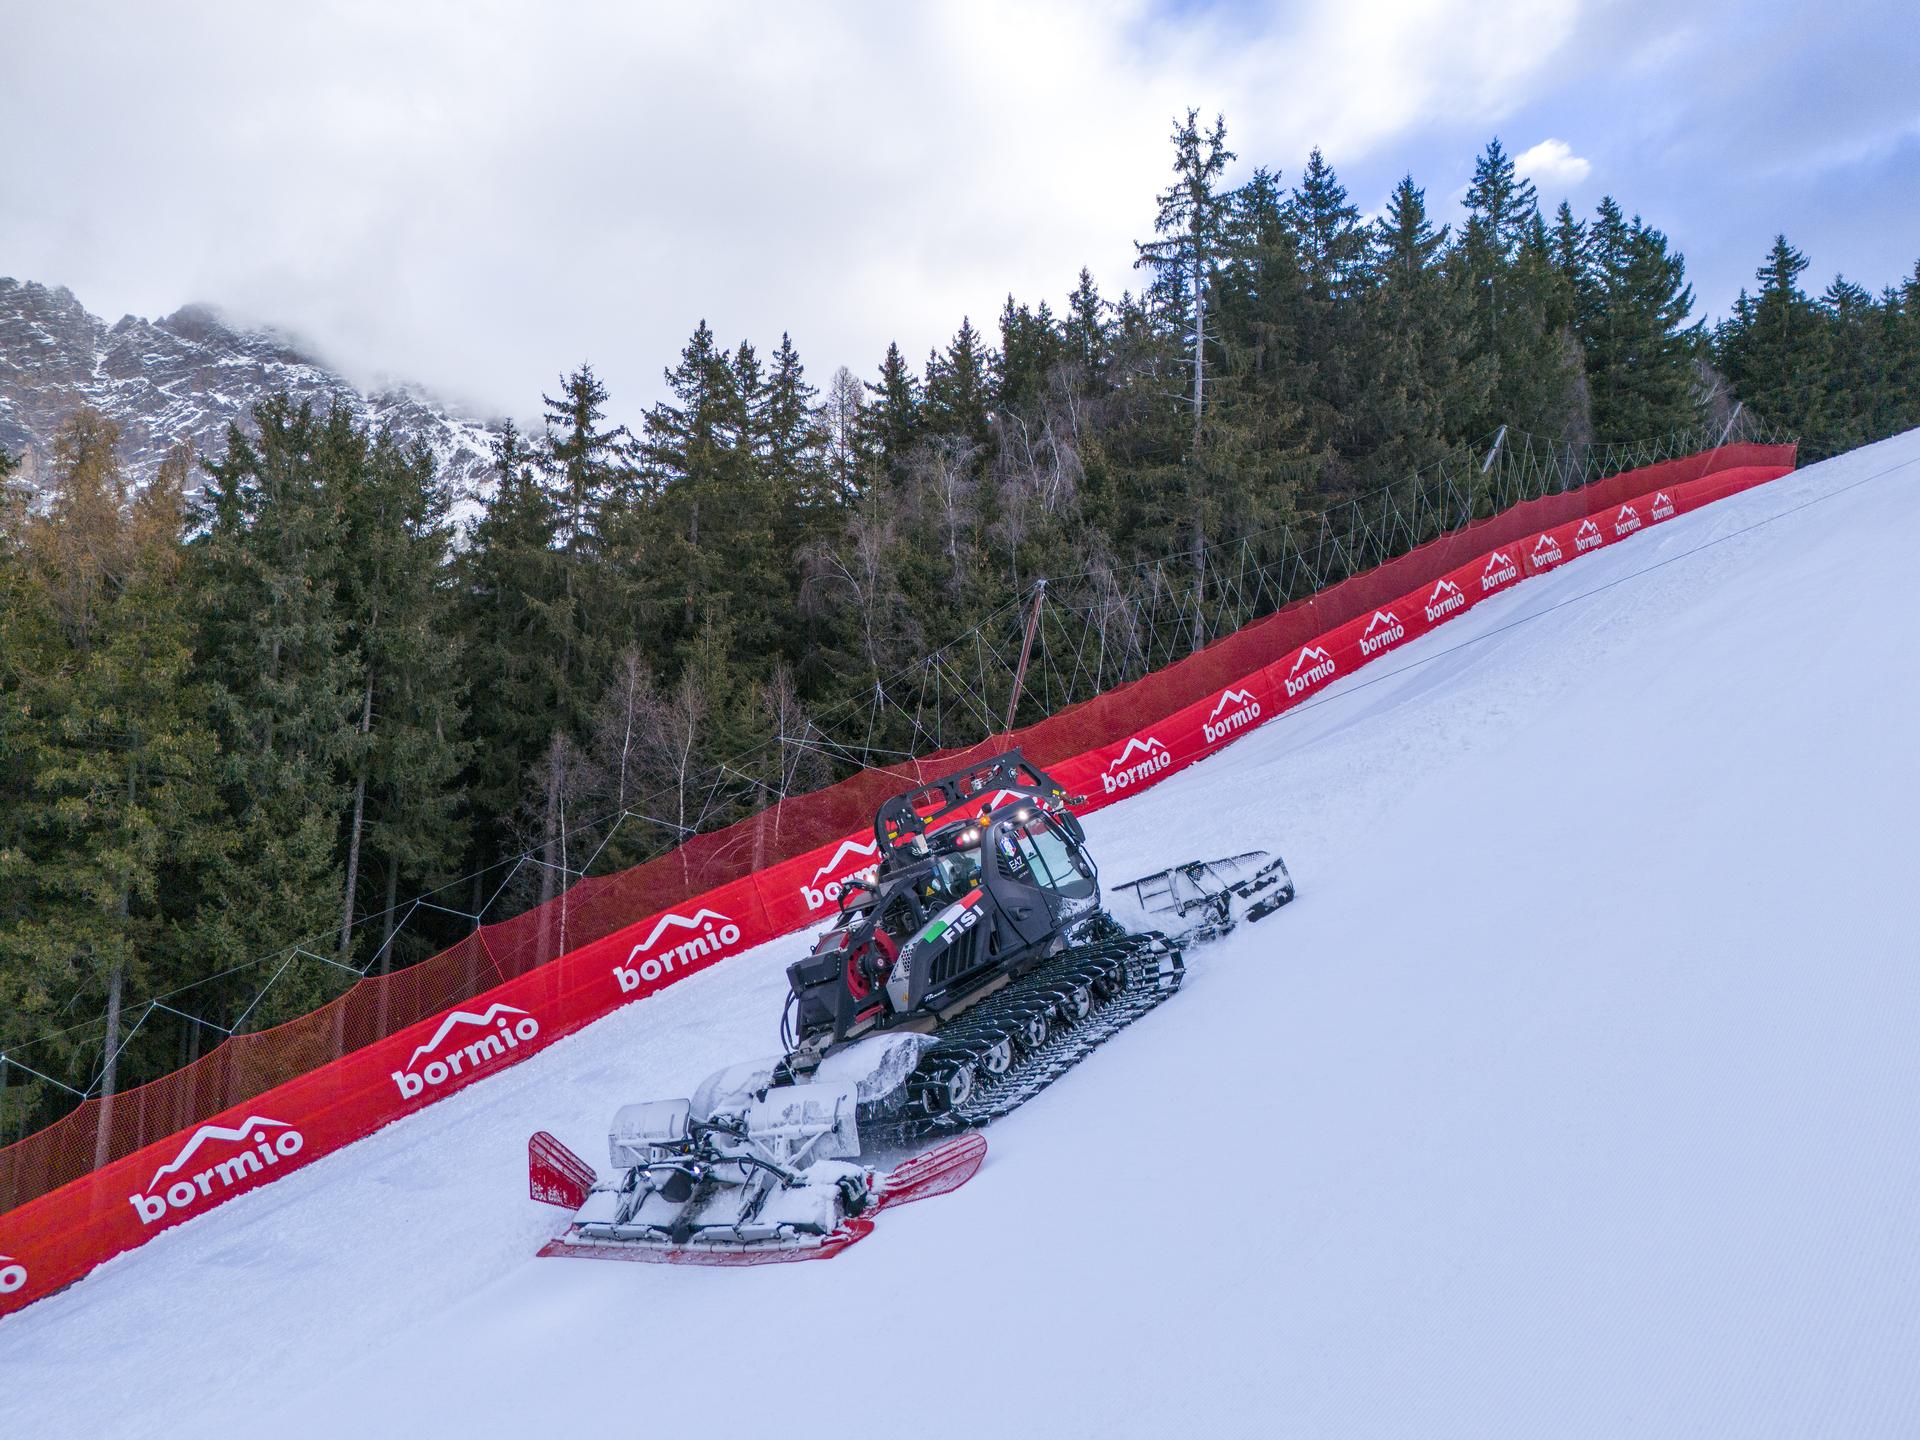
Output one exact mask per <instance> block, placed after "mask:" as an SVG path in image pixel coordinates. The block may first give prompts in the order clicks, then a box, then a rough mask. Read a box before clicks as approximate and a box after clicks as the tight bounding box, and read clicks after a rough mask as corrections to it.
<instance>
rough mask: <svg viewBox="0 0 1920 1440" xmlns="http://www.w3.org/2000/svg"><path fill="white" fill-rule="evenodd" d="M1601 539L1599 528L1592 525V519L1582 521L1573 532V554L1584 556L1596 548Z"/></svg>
mask: <svg viewBox="0 0 1920 1440" xmlns="http://www.w3.org/2000/svg"><path fill="white" fill-rule="evenodd" d="M1603 538H1604V537H1603V536H1602V535H1601V534H1600V527H1599V526H1598V525H1596V524H1594V523H1593V519H1592V517H1591V516H1589V517H1588V518H1587V519H1585V520H1582V521H1581V522H1580V528H1579V529H1578V530H1576V531H1574V532H1573V553H1574V554H1576V555H1580V554H1584V553H1585V552H1586V551H1588V550H1592V549H1594V548H1595V547H1597V546H1598V545H1599V544H1600V543H1601V541H1602V540H1603Z"/></svg>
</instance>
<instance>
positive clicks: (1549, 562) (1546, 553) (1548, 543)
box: [1527, 535, 1567, 570]
mask: <svg viewBox="0 0 1920 1440" xmlns="http://www.w3.org/2000/svg"><path fill="white" fill-rule="evenodd" d="M1527 558H1528V559H1529V560H1531V561H1532V562H1533V568H1534V569H1536V570H1547V569H1551V568H1552V567H1553V566H1555V565H1558V564H1559V563H1560V562H1561V561H1562V560H1564V559H1566V558H1567V557H1566V556H1564V555H1562V554H1561V553H1560V542H1559V541H1557V540H1555V539H1554V538H1553V536H1551V535H1542V536H1541V537H1540V538H1539V539H1538V540H1536V541H1534V542H1533V550H1532V552H1531V553H1530V554H1529V555H1528V557H1527Z"/></svg>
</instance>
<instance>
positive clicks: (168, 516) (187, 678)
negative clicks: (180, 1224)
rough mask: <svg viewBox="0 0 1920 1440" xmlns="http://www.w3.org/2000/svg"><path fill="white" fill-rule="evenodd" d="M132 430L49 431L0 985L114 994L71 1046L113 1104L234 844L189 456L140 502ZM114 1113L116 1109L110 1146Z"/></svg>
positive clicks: (18, 630)
mask: <svg viewBox="0 0 1920 1440" xmlns="http://www.w3.org/2000/svg"><path fill="white" fill-rule="evenodd" d="M118 439H119V432H118V429H117V427H116V426H115V425H114V424H113V422H112V421H110V420H108V419H106V418H105V417H104V416H102V415H100V414H98V413H97V412H95V411H93V410H91V409H88V408H85V407H82V408H81V409H80V410H78V411H76V412H75V413H74V415H73V416H72V418H71V419H70V420H69V421H68V422H67V424H66V425H65V426H63V427H62V429H61V431H60V432H59V433H58V434H57V435H56V436H55V438H54V443H53V447H52V450H53V464H52V467H51V470H52V475H51V484H50V495H49V500H48V505H47V508H46V511H45V513H44V515H43V516H37V517H31V518H29V519H27V520H26V522H25V526H24V531H25V533H24V536H23V552H22V559H23V563H24V567H25V571H26V576H25V578H26V580H27V584H26V585H25V586H24V587H22V589H21V590H20V591H19V592H18V593H17V598H18V599H20V600H23V601H25V602H26V604H27V606H28V607H29V608H28V613H26V614H24V615H16V616H14V617H12V620H11V622H10V623H9V624H8V625H7V630H6V636H5V638H6V640H7V641H8V668H11V669H13V670H14V674H13V675H12V676H11V677H10V679H11V681H12V683H11V684H10V685H9V687H8V688H9V690H10V691H13V692H14V693H16V694H17V697H18V701H19V706H18V710H17V712H16V714H15V716H14V717H13V718H14V721H15V723H14V725H13V726H10V727H9V728H10V730H11V732H12V733H11V734H10V735H8V737H7V739H8V741H9V744H8V751H9V752H10V755H11V759H12V764H10V765H9V766H8V767H7V768H8V769H9V770H11V771H12V777H11V778H12V779H13V781H14V782H15V784H16V785H18V786H19V788H18V790H17V792H16V793H15V794H14V795H13V796H12V797H11V799H10V802H9V805H8V807H7V808H8V810H9V812H10V813H9V820H8V823H7V826H6V828H7V830H8V831H9V832H10V833H9V834H8V835H7V836H6V838H5V841H4V843H0V890H4V891H6V892H7V893H8V894H9V895H10V896H11V897H12V899H11V902H10V903H9V904H8V905H7V906H5V907H4V908H3V909H0V1001H3V1002H4V1008H5V1010H7V1011H8V1012H9V1013H13V1014H19V1015H22V1016H24V1017H28V1018H30V1020H31V1021H33V1022H36V1023H37V1024H42V1025H44V1024H50V1023H51V1022H52V1021H53V1019H54V1016H55V1014H56V1013H58V1012H59V1011H61V1010H64V1011H65V1013H66V1014H69V1015H70V1014H72V1013H73V1010H74V1009H75V1008H77V1005H85V1006H88V1007H91V1006H93V1005H103V1006H104V1010H105V1024H104V1027H103V1033H102V1034H101V1035H100V1036H99V1037H98V1052H97V1053H95V1054H87V1055H83V1056H76V1057H74V1058H75V1059H78V1060H80V1061H81V1062H83V1064H84V1066H85V1070H84V1071H83V1072H82V1073H86V1074H90V1075H91V1076H92V1077H94V1079H95V1081H96V1083H97V1086H98V1093H99V1094H100V1095H101V1096H102V1097H103V1098H104V1099H105V1100H106V1101H107V1102H108V1104H109V1106H110V1105H111V1101H112V1097H113V1095H114V1094H115V1092H116V1091H117V1090H118V1089H119V1088H120V1084H121V1079H122V1076H123V1075H127V1074H128V1072H129V1071H132V1075H131V1078H133V1079H135V1080H137V1079H139V1078H142V1077H141V1068H142V1067H140V1066H137V1065H134V1064H130V1063H129V1062H130V1061H136V1060H140V1059H143V1058H144V1059H145V1060H147V1061H150V1060H151V1058H152V1057H151V1056H146V1057H141V1056H139V1055H137V1053H133V1052H129V1053H123V1045H125V1044H127V1043H128V1042H129V1041H130V1040H131V1038H132V1037H131V1036H130V1035H129V1033H128V1028H127V1027H128V1013H127V1003H128V1001H129V1000H130V999H132V998H134V996H135V995H137V993H139V992H141V991H147V990H155V989H167V988H171V987H172V986H175V985H178V984H179V983H181V982H182V981H184V980H186V979H190V978H194V974H195V972H196V971H197V970H198V969H199V968H200V966H199V962H200V960H201V955H200V953H199V949H198V947H197V946H196V945H195V944H194V939H195V934H194V931H195V929H196V928H197V926H196V920H197V918H198V917H197V916H196V914H195V912H194V910H193V908H192V903H191V902H192V901H193V900H194V899H197V898H201V897H199V896H198V894H197V889H198V885H199V883H200V881H201V879H202V871H203V867H204V866H205V865H206V864H207V863H208V862H209V861H210V860H211V859H212V858H213V857H215V856H217V855H218V854H220V853H221V852H223V851H225V850H226V849H228V848H229V843H230V842H229V840H228V837H227V834H226V831H225V827H224V826H223V823H222V817H221V814H220V810H221V807H220V801H219V796H218V793H217V791H216V789H215V778H216V777H215V749H214V739H213V735H212V732H211V730H210V728H209V726H208V724H207V720H206V717H205V713H204V706H205V697H204V695H203V694H202V692H201V687H200V686H199V685H198V684H197V683H196V682H195V680H194V678H193V675H192V621H191V617H190V616H189V615H188V614H187V613H186V609H185V605H184V603H183V602H184V596H183V593H182V590H181V587H180V585H179V583H178V572H179V569H180V565H181V560H182V551H181V547H180V537H181V531H182V528H183V508H182V505H183V489H184V484H185V480H186V476H187V473H188V461H187V458H186V455H185V454H184V452H175V453H174V454H173V455H172V456H171V457H170V458H169V459H168V461H167V462H166V463H165V464H164V465H163V466H162V467H161V470H160V473H159V475H158V476H157V477H156V478H155V479H154V480H153V482H152V483H151V484H150V485H149V486H148V487H147V489H146V490H145V491H144V492H143V493H142V494H141V495H140V496H139V498H138V499H134V498H132V497H131V496H130V495H129V492H128V487H127V483H126V479H125V476H124V473H123V472H122V470H121V468H120V463H119V459H118V455H117V453H116V446H117V444H118ZM23 622H24V623H23ZM21 642H26V644H25V646H24V648H23V649H22V650H20V651H16V650H15V649H14V647H15V645H16V644H19V643H21ZM15 685H17V687H18V688H17V691H15V690H14V686H15ZM21 782H24V783H21ZM262 978H263V977H262ZM82 997H84V998H82ZM87 1038H88V1039H90V1040H91V1039H93V1038H95V1037H92V1036H88V1037H87ZM143 1038H144V1040H145V1041H146V1042H147V1043H148V1044H149V1045H150V1044H151V1043H152V1042H153V1041H154V1040H155V1039H156V1038H157V1037H156V1036H145V1037H143ZM43 1063H44V1061H43ZM110 1127H111V1121H110V1119H109V1118H108V1114H107V1113H106V1112H103V1114H102V1117H101V1122H100V1126H99V1135H100V1137H101V1141H100V1143H101V1146H102V1147H104V1145H105V1143H106V1137H107V1135H108V1134H109V1132H110ZM104 1158H106V1157H105V1151H104V1148H102V1149H101V1150H99V1151H97V1152H96V1163H99V1162H100V1161H101V1160H103V1159H104Z"/></svg>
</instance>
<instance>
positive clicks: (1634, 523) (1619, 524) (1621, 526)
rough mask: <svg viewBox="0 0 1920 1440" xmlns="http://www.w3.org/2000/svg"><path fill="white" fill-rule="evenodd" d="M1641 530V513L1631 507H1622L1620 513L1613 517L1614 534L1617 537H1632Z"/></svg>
mask: <svg viewBox="0 0 1920 1440" xmlns="http://www.w3.org/2000/svg"><path fill="white" fill-rule="evenodd" d="M1639 528H1640V512H1639V511H1638V510H1636V509H1634V508H1633V507H1632V506H1631V505H1622V506H1621V507H1620V513H1619V514H1618V515H1616V516H1614V517H1613V533H1614V534H1615V535H1616V536H1620V535H1631V534H1632V533H1633V532H1634V531H1636V530H1638V529H1639Z"/></svg>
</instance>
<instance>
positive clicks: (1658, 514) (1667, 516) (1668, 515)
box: [1653, 490, 1673, 520]
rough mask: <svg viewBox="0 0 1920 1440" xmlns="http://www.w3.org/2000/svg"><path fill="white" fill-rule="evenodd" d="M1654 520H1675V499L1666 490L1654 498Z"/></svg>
mask: <svg viewBox="0 0 1920 1440" xmlns="http://www.w3.org/2000/svg"><path fill="white" fill-rule="evenodd" d="M1653 518H1654V519H1656V520H1671V519H1672V518H1673V497H1672V496H1671V495H1669V494H1667V492H1666V491H1664V490H1662V491H1661V492H1660V493H1659V494H1657V495H1655V496H1654V497H1653Z"/></svg>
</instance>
